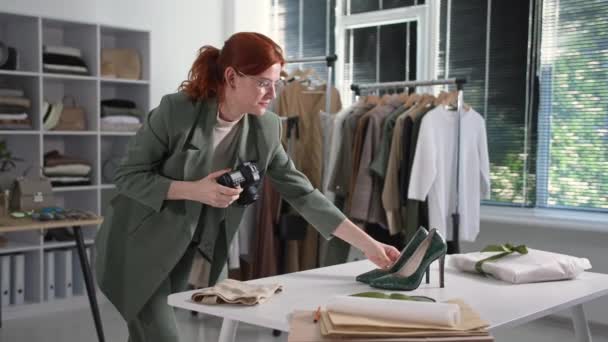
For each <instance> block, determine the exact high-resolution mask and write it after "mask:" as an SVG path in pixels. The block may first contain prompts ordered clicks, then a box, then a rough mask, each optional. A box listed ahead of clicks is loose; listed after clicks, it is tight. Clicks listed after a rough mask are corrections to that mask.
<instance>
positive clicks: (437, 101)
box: [433, 91, 448, 106]
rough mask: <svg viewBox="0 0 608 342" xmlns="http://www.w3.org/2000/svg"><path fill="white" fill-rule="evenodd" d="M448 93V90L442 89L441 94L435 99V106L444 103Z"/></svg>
mask: <svg viewBox="0 0 608 342" xmlns="http://www.w3.org/2000/svg"><path fill="white" fill-rule="evenodd" d="M447 95H448V93H447V92H445V91H441V92H439V95H437V97H436V98H435V101H434V102H433V104H434V105H435V106H439V105H442V104H444V100H445V97H446V96H447Z"/></svg>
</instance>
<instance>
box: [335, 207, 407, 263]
mask: <svg viewBox="0 0 608 342" xmlns="http://www.w3.org/2000/svg"><path fill="white" fill-rule="evenodd" d="M333 235H334V236H337V237H339V238H340V239H342V240H344V241H346V242H348V243H350V244H351V245H353V246H354V247H356V248H358V249H359V250H360V251H362V252H363V254H365V256H366V257H367V258H368V259H369V260H370V261H371V262H373V263H374V264H376V265H377V266H378V267H380V268H388V267H390V266H391V265H392V264H393V263H395V261H397V259H399V255H400V254H401V253H399V251H398V250H397V248H395V247H393V246H389V245H385V244H383V243H381V242H378V241H376V240H374V239H373V238H372V237H371V236H369V235H367V233H366V232H364V231H363V230H362V229H361V228H359V227H357V226H356V225H355V224H354V223H353V222H351V220H349V219H345V220H344V221H342V223H340V225H338V227H337V228H336V230H335V231H334V232H333Z"/></svg>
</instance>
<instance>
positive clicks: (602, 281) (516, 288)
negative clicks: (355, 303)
mask: <svg viewBox="0 0 608 342" xmlns="http://www.w3.org/2000/svg"><path fill="white" fill-rule="evenodd" d="M373 268H374V266H373V264H372V263H371V262H369V261H367V260H364V261H357V262H351V263H347V264H342V265H337V266H331V267H324V268H318V269H314V270H310V271H304V272H296V273H291V274H285V275H281V276H275V277H268V278H262V279H257V280H253V281H251V283H258V284H269V283H279V284H282V285H283V292H282V293H280V294H277V295H275V296H274V297H273V298H271V299H270V300H269V301H267V302H266V303H264V304H261V305H256V306H252V307H242V306H229V305H226V306H223V305H219V306H212V305H201V304H197V303H194V302H192V301H191V300H190V297H191V295H192V293H193V292H196V291H187V292H181V293H175V294H172V295H170V296H169V298H168V303H169V305H171V306H174V307H178V308H182V309H186V310H191V311H197V312H201V313H206V314H210V315H214V316H218V317H222V318H224V321H223V325H222V329H221V331H220V338H219V340H220V341H221V342H229V341H230V342H232V341H234V338H235V334H236V329H237V326H238V322H246V323H249V324H253V325H258V326H263V327H267V328H271V329H276V330H281V331H286V332H287V331H289V314H290V313H291V312H292V311H294V310H316V308H317V307H318V306H319V305H320V306H323V305H324V304H325V303H327V301H328V300H329V299H330V298H331V297H333V296H335V295H344V294H353V293H357V292H363V291H370V290H374V289H373V288H372V287H369V286H367V285H365V284H361V283H357V282H356V281H355V276H356V275H358V274H360V273H362V272H365V271H368V270H370V269H373ZM431 268H432V269H431V283H430V284H429V285H427V284H425V283H424V281H423V284H422V285H421V286H420V288H418V289H417V290H415V291H412V292H410V294H417V295H425V296H429V297H432V298H435V299H436V300H438V301H443V300H447V299H451V298H462V299H464V300H465V301H466V303H468V304H469V305H470V306H471V307H473V308H474V309H475V310H476V311H477V312H478V313H479V314H480V315H481V317H482V318H483V319H485V320H486V321H488V322H489V323H490V328H489V329H490V331H491V330H494V329H496V328H499V327H500V328H504V327H512V326H517V325H521V324H524V323H527V322H530V321H533V320H535V319H537V318H540V317H543V316H547V315H550V314H553V313H556V312H558V311H562V310H564V309H571V310H572V320H573V323H574V330H575V335H576V338H577V341H580V342H583V341H591V333H590V331H589V326H588V324H587V319H586V317H585V312H584V310H583V303H586V302H589V301H592V300H594V299H596V298H598V297H601V296H605V295H607V294H608V275H606V274H599V273H591V272H585V273H583V274H581V275H580V276H579V278H577V279H575V280H569V281H558V282H546V283H536V284H520V285H510V284H508V283H505V282H501V281H497V280H494V279H491V278H484V277H481V276H478V275H475V274H464V273H461V272H458V271H456V270H454V269H450V268H448V267H446V274H445V288H443V289H441V288H439V285H438V280H439V277H438V272H437V269H436V263H435V264H434V265H433V266H431Z"/></svg>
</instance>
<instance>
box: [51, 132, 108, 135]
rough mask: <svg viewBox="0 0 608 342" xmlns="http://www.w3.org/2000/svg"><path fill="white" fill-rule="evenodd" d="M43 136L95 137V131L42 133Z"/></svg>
mask: <svg viewBox="0 0 608 342" xmlns="http://www.w3.org/2000/svg"><path fill="white" fill-rule="evenodd" d="M43 134H44V135H97V134H98V132H96V131H44V133H43Z"/></svg>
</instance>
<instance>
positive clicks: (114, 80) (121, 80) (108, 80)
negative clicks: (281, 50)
mask: <svg viewBox="0 0 608 342" xmlns="http://www.w3.org/2000/svg"><path fill="white" fill-rule="evenodd" d="M99 80H100V81H101V82H103V83H124V84H140V85H148V84H150V81H147V80H129V79H124V78H109V77H102V78H100V79H99Z"/></svg>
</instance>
